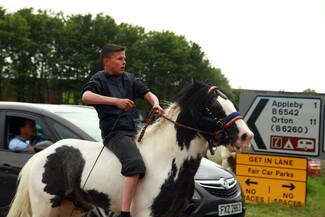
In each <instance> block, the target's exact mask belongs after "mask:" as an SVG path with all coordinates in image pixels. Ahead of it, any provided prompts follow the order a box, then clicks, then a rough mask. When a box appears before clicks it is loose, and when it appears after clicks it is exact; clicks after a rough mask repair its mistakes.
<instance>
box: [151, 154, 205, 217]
mask: <svg viewBox="0 0 325 217" xmlns="http://www.w3.org/2000/svg"><path fill="white" fill-rule="evenodd" d="M200 162H201V157H200V156H198V157H197V158H196V159H194V158H189V159H187V160H185V161H184V163H183V165H182V166H181V167H180V168H179V172H178V177H177V179H176V180H175V177H176V175H177V167H176V164H175V159H174V160H173V162H172V165H171V171H170V172H169V175H168V178H167V179H166V180H165V182H164V183H163V184H162V186H161V187H160V190H161V191H160V193H159V194H158V195H157V197H156V198H155V199H154V202H153V204H152V206H151V216H154V217H161V216H163V217H174V216H177V214H178V213H180V212H181V211H182V210H183V209H184V207H185V205H186V204H187V203H188V202H189V201H190V199H191V198H192V196H193V193H194V178H193V177H194V175H195V173H196V171H197V170H198V167H199V165H200Z"/></svg>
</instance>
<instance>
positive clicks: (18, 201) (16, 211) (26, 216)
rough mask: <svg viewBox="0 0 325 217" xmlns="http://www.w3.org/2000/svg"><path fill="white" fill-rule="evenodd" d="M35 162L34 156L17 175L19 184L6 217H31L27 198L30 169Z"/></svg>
mask: <svg viewBox="0 0 325 217" xmlns="http://www.w3.org/2000/svg"><path fill="white" fill-rule="evenodd" d="M34 160H35V155H34V156H33V157H32V158H30V159H29V160H28V161H27V163H26V164H25V166H24V167H23V168H22V170H21V171H20V173H19V176H18V180H17V181H19V184H18V187H17V190H16V195H15V197H14V198H13V200H12V202H11V204H10V210H9V213H8V215H7V217H31V216H32V210H31V204H30V198H29V174H30V168H31V166H32V165H33V162H34Z"/></svg>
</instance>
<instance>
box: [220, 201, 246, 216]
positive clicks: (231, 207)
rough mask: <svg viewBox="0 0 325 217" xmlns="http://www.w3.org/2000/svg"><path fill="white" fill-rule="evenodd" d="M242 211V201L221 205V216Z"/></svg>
mask: <svg viewBox="0 0 325 217" xmlns="http://www.w3.org/2000/svg"><path fill="white" fill-rule="evenodd" d="M241 212H242V203H241V202H238V203H228V204H221V205H219V216H226V215H232V214H237V213H241Z"/></svg>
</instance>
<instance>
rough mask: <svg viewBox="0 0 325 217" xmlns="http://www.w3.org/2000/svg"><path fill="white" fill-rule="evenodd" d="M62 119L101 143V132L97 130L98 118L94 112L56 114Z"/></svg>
mask: <svg viewBox="0 0 325 217" xmlns="http://www.w3.org/2000/svg"><path fill="white" fill-rule="evenodd" d="M57 114H58V115H60V116H61V117H63V118H64V119H67V120H68V121H70V122H72V123H73V124H75V125H76V126H78V127H80V128H81V129H82V130H83V131H85V132H86V133H88V134H89V135H90V136H91V137H93V138H94V139H96V140H97V141H98V142H101V141H102V137H101V132H100V129H99V122H98V116H97V113H96V111H94V112H92V111H88V112H78V113H76V112H64V113H63V112H62V113H61V112H60V113H57Z"/></svg>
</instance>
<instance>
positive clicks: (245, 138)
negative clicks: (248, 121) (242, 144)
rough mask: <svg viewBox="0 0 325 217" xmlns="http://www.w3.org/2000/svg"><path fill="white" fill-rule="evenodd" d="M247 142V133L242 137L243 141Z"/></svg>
mask: <svg viewBox="0 0 325 217" xmlns="http://www.w3.org/2000/svg"><path fill="white" fill-rule="evenodd" d="M246 140H247V133H244V134H243V135H242V136H241V141H246Z"/></svg>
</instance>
